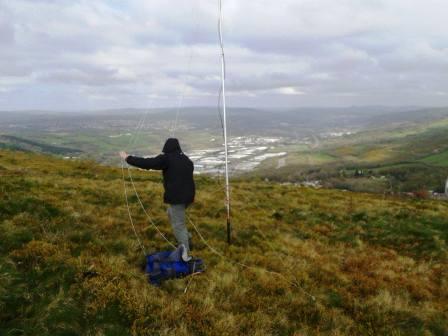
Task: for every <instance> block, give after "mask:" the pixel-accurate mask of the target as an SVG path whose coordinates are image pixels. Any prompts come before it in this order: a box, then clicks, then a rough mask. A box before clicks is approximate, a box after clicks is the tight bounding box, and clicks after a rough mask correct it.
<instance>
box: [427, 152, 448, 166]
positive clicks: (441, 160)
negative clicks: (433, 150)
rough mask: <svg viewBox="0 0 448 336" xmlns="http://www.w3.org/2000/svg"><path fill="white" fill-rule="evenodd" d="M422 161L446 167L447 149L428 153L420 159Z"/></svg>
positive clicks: (447, 161) (447, 162)
mask: <svg viewBox="0 0 448 336" xmlns="http://www.w3.org/2000/svg"><path fill="white" fill-rule="evenodd" d="M422 161H423V162H425V163H428V164H431V165H435V166H442V167H448V151H445V152H442V153H439V154H434V155H430V156H428V157H426V158H424V159H422Z"/></svg>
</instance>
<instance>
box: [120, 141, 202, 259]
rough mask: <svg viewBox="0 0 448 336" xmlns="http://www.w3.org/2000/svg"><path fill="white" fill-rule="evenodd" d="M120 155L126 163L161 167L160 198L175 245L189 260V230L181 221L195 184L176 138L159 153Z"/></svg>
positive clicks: (145, 167)
mask: <svg viewBox="0 0 448 336" xmlns="http://www.w3.org/2000/svg"><path fill="white" fill-rule="evenodd" d="M120 157H121V158H122V159H123V160H125V161H126V162H127V163H128V164H129V165H131V166H134V167H138V168H142V169H148V170H149V169H154V170H161V171H162V173H163V187H164V189H165V193H164V196H163V200H164V202H165V203H167V204H169V207H168V211H167V212H168V217H169V220H170V222H171V226H172V228H173V232H174V235H175V236H176V239H177V242H178V243H179V246H182V245H183V247H184V248H183V253H182V259H184V261H189V260H190V259H191V257H190V256H189V252H190V243H189V237H190V235H189V233H188V230H187V226H186V223H185V210H186V208H187V207H188V206H189V205H190V204H192V203H193V202H194V197H195V192H196V188H195V184H194V179H193V170H194V165H193V162H192V161H191V160H190V159H189V158H188V156H187V155H185V154H184V153H183V152H182V150H181V148H180V144H179V141H178V140H177V139H175V138H169V139H168V140H166V142H165V145H164V146H163V149H162V154H160V155H158V156H156V157H152V158H142V157H138V156H132V155H128V154H127V153H126V152H123V151H122V152H120Z"/></svg>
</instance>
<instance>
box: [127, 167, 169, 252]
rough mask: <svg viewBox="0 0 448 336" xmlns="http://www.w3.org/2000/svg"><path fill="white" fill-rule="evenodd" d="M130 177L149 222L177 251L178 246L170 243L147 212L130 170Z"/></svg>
mask: <svg viewBox="0 0 448 336" xmlns="http://www.w3.org/2000/svg"><path fill="white" fill-rule="evenodd" d="M128 175H129V178H130V180H131V185H132V187H133V189H134V193H135V196H137V199H138V202H139V203H140V207H141V208H142V209H143V212H144V213H145V215H146V217H147V218H148V221H149V222H150V223H151V225H152V226H153V227H154V228H155V229H156V230H157V232H158V233H159V234H160V235H161V236H162V238H163V239H165V241H166V242H167V243H168V244H170V245H171V247H173V248H174V249H176V245H174V244H173V243H172V242H171V241H170V240H169V239H168V238H167V237H166V236H165V235H164V234H163V232H162V231H160V229H159V227H158V226H157V225H156V223H154V221H153V219H152V218H151V216H150V215H149V213H148V212H147V211H146V208H145V206H144V205H143V202H142V200H141V199H140V195H139V193H138V192H137V188H136V187H135V183H134V179H133V177H132V174H131V170H130V169H128Z"/></svg>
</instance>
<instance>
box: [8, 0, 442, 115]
mask: <svg viewBox="0 0 448 336" xmlns="http://www.w3.org/2000/svg"><path fill="white" fill-rule="evenodd" d="M223 11H224V43H225V51H226V56H227V90H228V104H229V105H230V106H257V107H275V106H281V107H294V106H347V105H372V104H374V105H427V106H442V105H445V106H448V19H447V14H448V1H447V0H426V1H421V0H337V1H336V0H278V1H272V0H270V1H265V0H223ZM217 19H218V0H163V1H159V0H108V1H106V0H85V1H84V0H66V1H65V0H29V1H25V0H0V110H6V109H53V110H54V109H70V110H73V109H102V108H118V107H156V106H178V105H179V104H181V101H182V99H181V98H180V97H181V96H182V95H183V96H184V99H183V102H182V105H216V101H217V99H218V90H219V87H220V82H219V78H220V70H221V68H220V54H219V46H218V43H217Z"/></svg>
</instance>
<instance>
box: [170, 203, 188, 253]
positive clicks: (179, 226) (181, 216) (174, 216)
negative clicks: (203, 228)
mask: <svg viewBox="0 0 448 336" xmlns="http://www.w3.org/2000/svg"><path fill="white" fill-rule="evenodd" d="M167 213H168V218H169V219H170V222H171V226H172V227H173V232H174V236H176V239H177V242H178V243H179V244H184V245H185V247H186V248H187V251H188V252H189V251H190V244H189V242H188V240H189V238H190V234H189V233H188V230H187V226H186V224H185V205H184V204H171V205H170V206H169V207H168V210H167Z"/></svg>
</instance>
